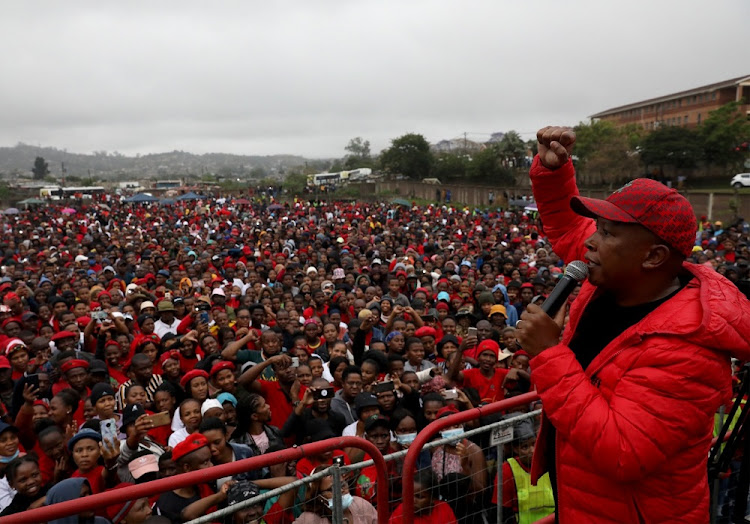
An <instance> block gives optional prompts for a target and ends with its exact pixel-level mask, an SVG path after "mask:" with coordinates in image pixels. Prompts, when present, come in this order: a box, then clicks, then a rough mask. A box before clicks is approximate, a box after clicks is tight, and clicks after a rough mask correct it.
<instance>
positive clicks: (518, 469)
mask: <svg viewBox="0 0 750 524" xmlns="http://www.w3.org/2000/svg"><path fill="white" fill-rule="evenodd" d="M508 464H510V469H511V471H512V472H513V480H515V482H516V495H517V496H518V514H517V515H516V518H517V520H518V524H532V523H533V522H536V521H537V520H539V519H542V518H544V517H546V516H547V515H550V514H552V513H554V511H555V496H554V495H553V493H552V483H551V482H550V480H549V473H545V474H544V475H543V476H542V477H541V478H540V479H539V482H537V485H536V486H532V485H531V475H530V474H529V473H527V472H526V470H525V469H523V466H521V465H520V464H519V463H518V461H516V459H514V458H510V459H508Z"/></svg>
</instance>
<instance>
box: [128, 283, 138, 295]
mask: <svg viewBox="0 0 750 524" xmlns="http://www.w3.org/2000/svg"><path fill="white" fill-rule="evenodd" d="M137 287H138V284H128V286H127V287H126V288H125V292H126V293H127V294H130V293H133V292H134V291H135V290H136V288H137Z"/></svg>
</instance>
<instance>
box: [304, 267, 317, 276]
mask: <svg viewBox="0 0 750 524" xmlns="http://www.w3.org/2000/svg"><path fill="white" fill-rule="evenodd" d="M317 272H318V270H317V269H315V268H314V267H312V266H310V267H308V268H307V274H308V275H309V274H310V273H317Z"/></svg>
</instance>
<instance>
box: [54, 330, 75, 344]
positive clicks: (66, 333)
mask: <svg viewBox="0 0 750 524" xmlns="http://www.w3.org/2000/svg"><path fill="white" fill-rule="evenodd" d="M76 336H77V335H76V334H75V333H73V332H72V331H60V332H59V333H55V334H54V335H52V341H53V342H55V341H57V340H62V339H64V338H76Z"/></svg>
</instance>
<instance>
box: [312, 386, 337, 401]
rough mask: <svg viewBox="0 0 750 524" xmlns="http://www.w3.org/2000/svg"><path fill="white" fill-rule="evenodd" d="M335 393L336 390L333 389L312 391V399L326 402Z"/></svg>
mask: <svg viewBox="0 0 750 524" xmlns="http://www.w3.org/2000/svg"><path fill="white" fill-rule="evenodd" d="M335 393H336V390H335V389H333V388H322V389H316V390H315V391H313V398H314V399H315V400H327V399H329V398H333V395H334V394H335Z"/></svg>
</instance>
